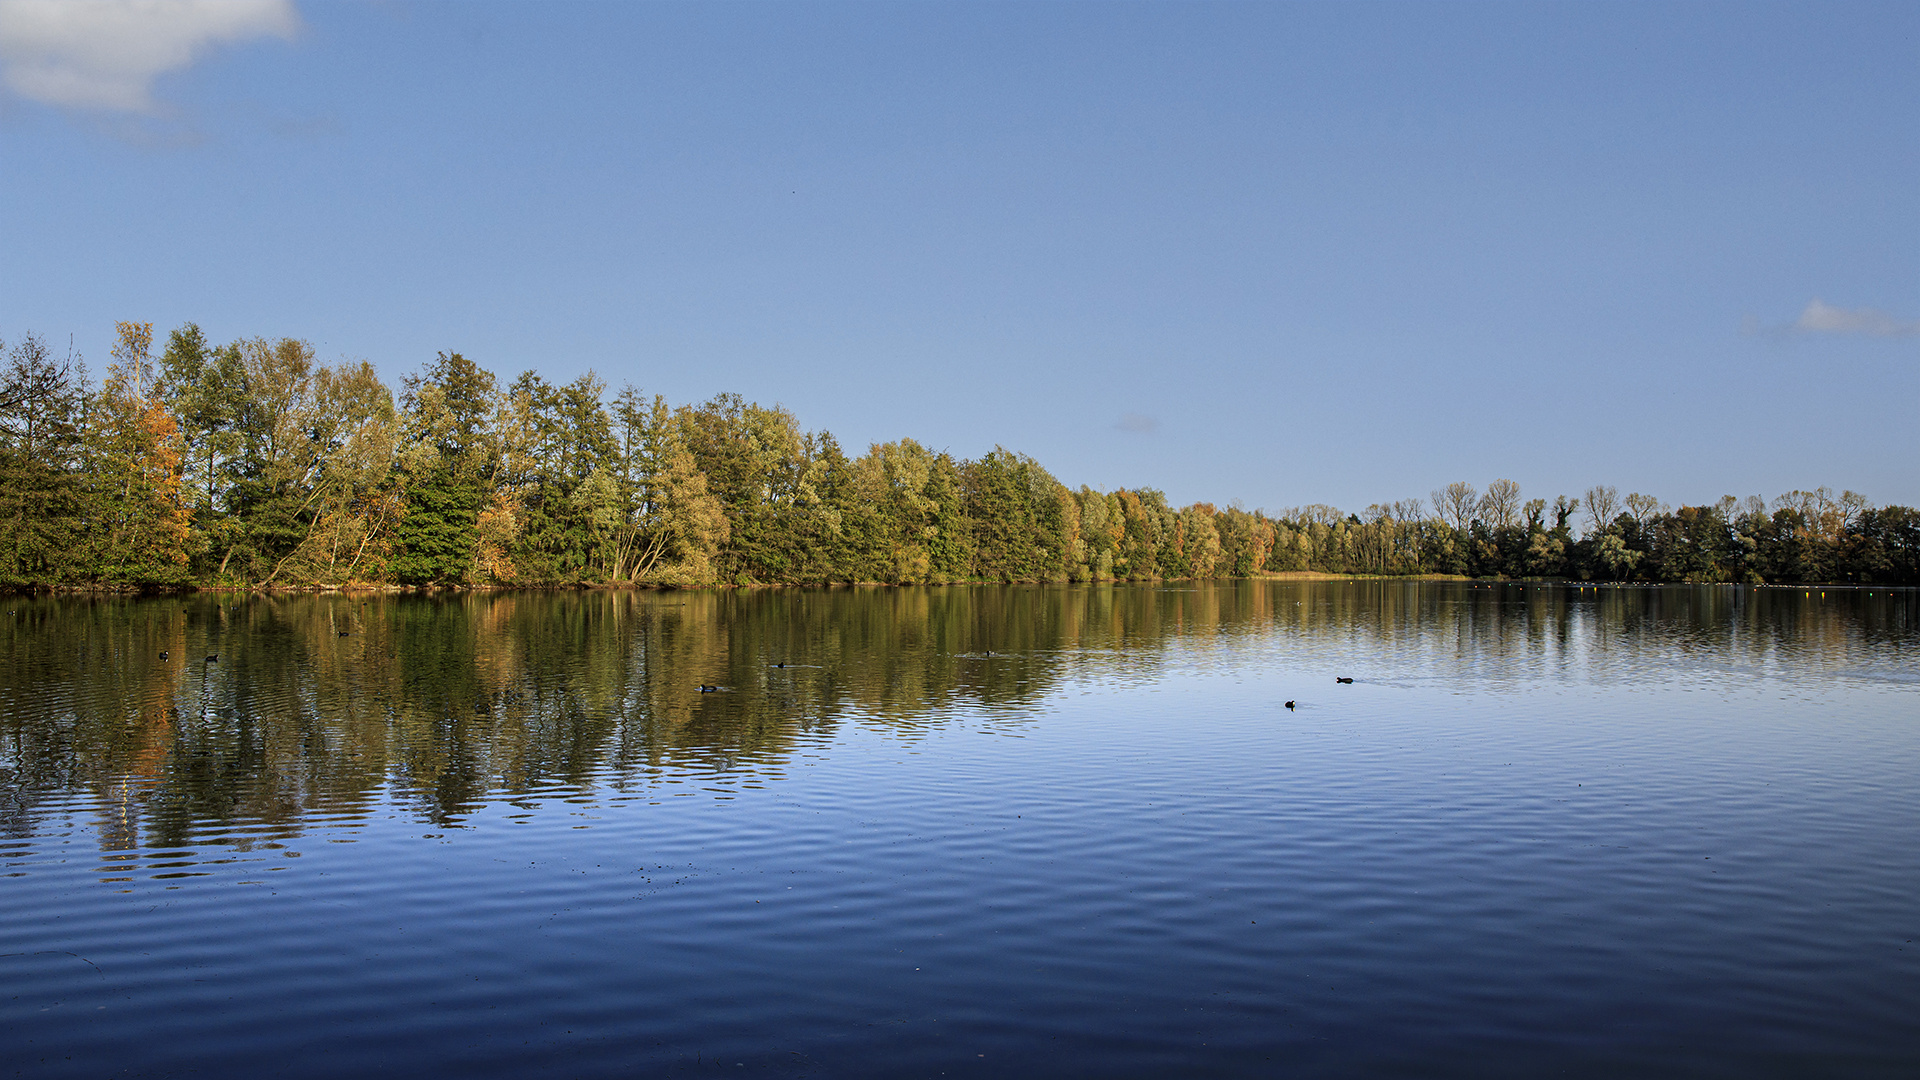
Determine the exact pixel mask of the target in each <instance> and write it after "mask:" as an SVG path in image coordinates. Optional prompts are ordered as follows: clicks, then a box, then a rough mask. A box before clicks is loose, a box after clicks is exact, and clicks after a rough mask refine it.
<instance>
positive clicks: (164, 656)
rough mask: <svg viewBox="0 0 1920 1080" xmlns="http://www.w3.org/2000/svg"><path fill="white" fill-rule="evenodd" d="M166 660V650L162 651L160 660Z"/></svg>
mask: <svg viewBox="0 0 1920 1080" xmlns="http://www.w3.org/2000/svg"><path fill="white" fill-rule="evenodd" d="M166 658H167V653H166V650H164V649H162V650H161V651H160V659H162V660H165V659H166Z"/></svg>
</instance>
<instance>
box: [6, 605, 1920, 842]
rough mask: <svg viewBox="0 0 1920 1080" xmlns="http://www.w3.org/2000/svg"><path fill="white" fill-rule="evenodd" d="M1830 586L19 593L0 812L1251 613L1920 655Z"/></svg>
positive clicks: (365, 796) (1383, 628)
mask: <svg viewBox="0 0 1920 1080" xmlns="http://www.w3.org/2000/svg"><path fill="white" fill-rule="evenodd" d="M1816 592H1821V590H1818V589H1814V590H1806V589H1800V588H1793V589H1748V588H1733V587H1724V586H1720V587H1715V586H1698V587H1695V586H1670V587H1661V588H1581V587H1561V586H1550V585H1537V584H1525V583H1491V584H1489V583H1453V582H1444V583H1443V582H1410V581H1322V582H1295V581H1239V582H1220V583H1201V584H1195V585H1171V584H1168V585H1154V584H1142V585H1096V586H1060V587H1046V586H977V587H965V586H954V587H925V588H898V589H879V588H840V589H770V590H734V591H683V592H605V591H592V592H561V593H491V594H489V593H466V594H444V595H438V596H398V595H384V594H381V595H364V596H357V595H326V596H308V595H302V596H256V597H236V596H226V595H213V594H207V595H198V596H191V597H185V598H166V599H144V600H134V599H123V598H94V597H83V598H75V597H56V598H40V599H32V600H28V599H21V600H18V601H16V602H15V603H14V606H13V608H12V611H11V614H10V615H9V616H8V617H7V621H6V622H5V624H4V625H3V626H0V634H4V635H5V640H6V650H5V655H4V661H0V740H3V744H0V830H3V831H5V832H6V833H7V834H9V835H11V836H15V837H23V836H30V835H34V834H35V832H36V828H35V821H36V820H37V819H38V818H40V817H41V816H42V815H43V813H44V812H47V811H46V808H47V807H48V806H49V805H51V804H55V803H58V804H71V803H72V802H73V801H74V800H75V799H76V798H79V799H80V800H81V801H84V802H86V803H89V804H90V805H91V806H92V807H94V808H95V811H96V812H97V813H98V814H99V815H100V823H99V831H100V835H101V839H102V844H103V846H104V847H106V848H107V849H108V850H110V851H114V850H133V849H135V848H139V847H145V848H148V849H153V848H159V847H166V846H169V845H175V844H182V843H185V842H187V840H188V838H189V837H190V836H191V837H193V838H195V839H196V840H198V841H200V842H210V841H224V842H226V843H229V844H232V845H234V846H236V847H239V848H242V849H245V848H248V847H251V846H253V845H255V844H258V843H262V842H271V841H277V840H282V839H285V838H288V837H291V836H294V835H297V834H298V833H299V832H300V831H301V829H302V827H303V824H307V823H314V822H317V821H319V820H325V821H326V822H328V823H330V824H332V825H335V826H338V825H340V824H342V823H347V822H351V821H352V820H353V819H354V818H356V817H359V816H364V815H366V814H369V813H371V812H373V811H374V809H375V808H376V807H378V806H381V805H385V804H387V803H391V802H399V803H400V804H402V805H405V806H409V807H412V808H413V809H414V811H415V812H417V813H418V814H419V815H420V817H421V818H422V819H423V820H425V821H427V822H430V823H432V824H433V825H436V826H457V825H458V824H459V823H460V822H461V821H462V820H463V819H464V818H465V817H467V816H469V815H471V814H472V813H474V812H475V810H476V809H477V808H479V807H481V806H483V805H485V804H487V803H489V802H493V801H512V800H514V799H516V798H522V797H525V796H527V795H529V794H530V793H535V792H550V791H553V790H555V789H572V790H576V791H578V790H587V789H612V790H616V791H635V792H645V791H647V790H649V789H650V788H651V787H653V786H654V785H655V784H656V783H658V782H660V781H661V780H662V778H663V777H671V776H684V775H687V774H689V773H700V774H705V775H714V776H726V777H732V778H734V779H735V780H736V781H741V780H744V781H747V782H778V780H779V778H780V777H781V776H782V775H783V770H784V768H785V766H786V765H787V763H788V762H789V761H790V759H792V758H793V757H794V755H795V754H796V752H797V751H799V750H800V749H802V748H803V747H804V746H805V745H806V744H807V743H808V742H809V741H810V740H820V739H826V738H831V737H832V735H833V733H834V731H835V729H836V728H837V727H839V726H840V725H842V724H847V723H860V724H871V725H880V726H885V727H887V728H889V729H891V730H894V731H896V732H897V733H898V734H899V736H900V737H902V738H907V739H911V738H913V737H914V735H915V732H916V731H919V730H922V729H924V728H925V727H926V726H927V725H937V724H941V723H945V722H949V721H951V720H952V719H953V718H954V717H955V716H957V715H960V714H962V713H965V714H967V715H969V716H972V717H976V718H984V720H985V721H986V722H989V723H997V724H1010V725H1018V724H1025V723H1033V722H1036V720H1037V718H1038V717H1039V716H1040V715H1041V710H1042V709H1043V707H1044V703H1045V701H1046V700H1047V698H1048V696H1049V695H1050V694H1052V693H1054V692H1056V691H1058V690H1060V689H1061V688H1062V687H1063V686H1064V685H1065V684H1067V683H1069V682H1070V681H1073V680H1102V681H1107V682H1111V681H1114V680H1120V681H1126V680H1135V681H1138V682H1139V683H1142V684H1144V683H1145V682H1147V681H1149V680H1151V679H1153V678H1155V677H1157V676H1158V675H1159V674H1161V673H1162V672H1163V671H1164V670H1165V669H1166V668H1167V667H1168V666H1169V665H1170V664H1205V663H1206V662H1207V658H1208V657H1209V656H1210V655H1214V654H1218V653H1221V652H1222V651H1223V650H1225V651H1231V650H1232V649H1233V648H1234V647H1235V642H1236V641H1237V640H1238V639H1240V638H1242V637H1244V636H1247V635H1253V636H1270V635H1281V636H1284V637H1285V638H1286V639H1287V644H1288V648H1289V649H1290V650H1293V652H1294V653H1296V654H1297V655H1299V656H1300V657H1302V658H1318V659H1320V660H1324V661H1325V663H1326V664H1328V665H1344V666H1346V667H1352V666H1354V665H1358V666H1359V667H1360V668H1361V669H1362V670H1361V672H1360V673H1361V674H1362V675H1364V676H1367V677H1371V678H1375V679H1380V680H1391V679H1395V678H1428V679H1432V678H1440V679H1471V680H1473V682H1474V685H1476V686H1477V687H1479V688H1482V689H1485V688H1493V689H1496V690H1497V689H1498V688H1499V687H1500V686H1502V685H1507V684H1514V685H1517V684H1520V683H1523V682H1525V681H1526V680H1527V679H1529V678H1534V677H1538V676H1541V675H1547V674H1550V675H1552V676H1553V677H1555V678H1557V679H1562V680H1564V679H1567V678H1569V677H1572V678H1575V679H1579V678H1587V679H1594V680H1609V679H1631V678H1658V677H1660V671H1661V669H1662V667H1663V665H1668V664H1671V663H1672V662H1673V661H1674V659H1675V658H1676V657H1682V656H1685V655H1686V654H1688V653H1689V652H1694V651H1699V652H1707V651H1711V652H1712V654H1713V655H1715V656H1716V657H1721V658H1724V659H1725V660H1726V661H1727V662H1729V663H1730V664H1732V665H1733V666H1734V667H1736V668H1737V667H1740V666H1741V665H1748V666H1750V667H1752V668H1755V669H1758V668H1764V667H1766V666H1768V665H1770V664H1773V663H1776V662H1779V661H1781V660H1783V659H1787V658H1791V659H1792V660H1793V662H1794V663H1795V664H1796V665H1800V666H1806V665H1813V666H1815V667H1825V668H1827V669H1847V668H1849V666H1851V667H1852V668H1856V669H1857V668H1861V667H1863V666H1866V665H1869V664H1877V665H1878V666H1880V667H1881V668H1885V669H1888V670H1893V669H1900V670H1909V671H1910V670H1912V667H1913V660H1914V658H1913V656H1912V655H1911V653H1912V650H1913V634H1912V629H1913V627H1914V624H1915V621H1916V620H1915V612H1916V601H1915V596H1916V594H1915V593H1914V592H1912V591H1910V590H1908V591H1900V590H1886V589H1878V590H1872V591H1871V592H1868V591H1862V590H1839V589H1828V590H1825V591H1824V593H1823V595H1820V596H1815V595H1814V594H1815V593H1816ZM163 652H164V653H166V654H167V656H168V657H170V659H161V654H162V653H163ZM211 653H217V654H218V655H219V657H220V659H219V661H218V662H217V663H208V662H205V661H203V660H201V659H200V658H201V657H203V656H206V655H208V654H211ZM1863 658H1870V659H1863ZM1341 673H1343V674H1344V673H1347V672H1346V671H1345V670H1343V671H1342V672H1341ZM703 686H712V687H716V688H717V689H716V690H714V691H713V692H705V691H703V690H702V689H701V688H702V687H703Z"/></svg>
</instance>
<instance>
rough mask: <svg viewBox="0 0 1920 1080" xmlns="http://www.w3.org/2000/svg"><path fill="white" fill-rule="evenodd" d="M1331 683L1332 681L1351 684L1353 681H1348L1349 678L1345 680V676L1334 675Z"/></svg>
mask: <svg viewBox="0 0 1920 1080" xmlns="http://www.w3.org/2000/svg"><path fill="white" fill-rule="evenodd" d="M1333 681H1334V682H1337V683H1350V682H1352V681H1353V680H1352V679H1349V678H1347V677H1346V676H1345V675H1335V676H1334V677H1333Z"/></svg>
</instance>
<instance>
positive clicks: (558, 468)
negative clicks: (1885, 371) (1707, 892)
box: [0, 323, 1920, 588]
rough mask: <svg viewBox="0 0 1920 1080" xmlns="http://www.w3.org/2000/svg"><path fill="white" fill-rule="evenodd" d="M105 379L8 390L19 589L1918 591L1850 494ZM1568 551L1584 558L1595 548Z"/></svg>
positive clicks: (1905, 552) (437, 379)
mask: <svg viewBox="0 0 1920 1080" xmlns="http://www.w3.org/2000/svg"><path fill="white" fill-rule="evenodd" d="M117 329H118V344H117V345H116V347H115V349H114V351H113V362H112V364H111V365H110V367H109V374H108V377H107V379H106V380H105V381H104V382H102V383H101V384H100V385H98V386H97V387H96V386H95V385H94V384H93V383H92V382H91V381H90V380H89V379H88V376H87V373H86V369H85V366H84V365H83V364H82V363H80V362H79V360H78V359H77V358H72V357H69V358H67V359H66V360H57V359H55V358H54V357H53V356H52V355H51V354H50V353H49V351H48V350H47V348H46V346H45V344H44V343H43V342H42V341H41V339H39V338H38V337H36V336H34V335H31V334H29V335H27V336H26V337H25V338H24V339H22V340H21V341H20V342H18V343H17V344H15V345H14V346H13V347H12V348H11V349H5V347H4V345H0V350H4V352H5V361H6V364H5V368H4V371H0V585H3V586H8V587H14V588H21V587H44V586H51V587H84V588H152V587H184V586H200V587H222V588H315V587H323V588H324V587H333V588H338V587H350V588H351V587H360V588H387V587H394V586H408V587H475V586H542V585H588V584H634V585H661V586H683V587H684V586H706V585H752V584H815V583H846V582H871V583H886V584H912V583H939V582H964V581H993V582H1011V581H1062V582H1063V581H1098V580H1116V579H1120V580H1124V579H1153V578H1227V577H1260V576H1268V575H1276V574H1288V575H1292V574H1309V573H1310V574H1316V575H1320V574H1326V575H1369V576H1374V575H1388V576H1426V575H1439V576H1474V577H1479V576H1504V577H1542V578H1569V579H1575V580H1588V581H1593V580H1605V581H1616V580H1633V581H1690V582H1724V581H1734V582H1754V583H1758V582H1781V583H1784V582H1793V583H1800V582H1841V581H1857V582H1881V583H1920V512H1916V511H1915V510H1913V509H1910V508H1907V507H1901V506H1887V507H1875V506H1873V505H1871V504H1870V503H1868V502H1867V500H1865V499H1864V498H1862V497H1860V496H1858V495H1855V494H1854V493H1852V492H1846V493H1843V494H1842V495H1840V496H1839V497H1837V498H1836V497H1834V496H1833V495H1832V494H1831V493H1830V492H1828V491H1827V489H1825V488H1822V489H1819V490H1816V491H1812V492H1806V491H1795V492H1790V493H1788V494H1787V495H1784V496H1781V497H1779V498H1777V499H1775V500H1773V501H1772V502H1771V503H1768V502H1767V501H1765V500H1763V499H1761V498H1760V497H1758V496H1750V497H1748V498H1746V499H1744V500H1741V499H1735V498H1733V497H1731V496H1728V497H1725V498H1722V499H1720V500H1719V501H1717V502H1713V503H1708V504H1703V505H1700V506H1682V507H1680V508H1679V509H1677V510H1673V509H1669V508H1668V507H1666V506H1664V505H1662V504H1661V503H1659V502H1658V500H1655V499H1652V498H1650V497H1648V496H1644V495H1639V494H1629V495H1627V496H1625V497H1624V498H1621V497H1620V496H1619V495H1618V494H1617V492H1616V491H1615V490H1614V489H1613V488H1611V487H1606V486H1599V487H1594V488H1592V489H1590V490H1588V491H1587V492H1586V493H1585V494H1584V495H1582V496H1580V497H1578V498H1571V497H1567V496H1561V497H1559V498H1556V499H1554V500H1553V501H1552V502H1548V501H1547V500H1544V499H1531V500H1523V499H1522V497H1521V493H1520V489H1519V486H1518V485H1517V484H1514V483H1513V482H1512V481H1509V480H1496V481H1494V482H1493V483H1492V484H1490V485H1488V487H1487V489H1486V491H1484V492H1482V491H1479V490H1477V489H1476V488H1474V487H1473V486H1472V485H1470V484H1467V483H1464V482H1461V483H1455V484H1451V485H1448V486H1447V487H1445V488H1442V489H1440V490H1437V491H1435V492H1433V493H1432V496H1431V498H1430V499H1427V500H1417V499H1415V500H1403V501H1401V502H1396V503H1391V504H1376V505H1373V506H1369V507H1368V508H1367V509H1366V510H1365V511H1364V512H1362V513H1359V514H1351V513H1345V512H1342V511H1339V510H1336V509H1334V508H1333V507H1329V506H1307V507H1299V508H1292V509H1286V510H1281V511H1277V512H1271V513H1270V512H1267V511H1264V510H1252V511H1248V510H1244V509H1241V508H1239V507H1237V506H1236V507H1228V508H1224V509H1222V508H1217V507H1214V506H1212V505H1210V504H1207V503H1195V504H1193V505H1191V506H1187V507H1174V506H1171V505H1169V504H1168V502H1167V500H1166V498H1165V496H1164V495H1162V494H1161V493H1160V492H1157V491H1154V490H1152V489H1147V488H1141V489H1121V490H1117V491H1111V492H1099V491H1094V490H1092V489H1091V488H1087V487H1084V486H1083V487H1081V488H1080V489H1079V490H1077V491H1076V490H1072V489H1069V488H1068V487H1067V486H1066V485H1064V484H1062V483H1061V482H1060V481H1058V480H1056V479H1055V478H1054V477H1053V476H1052V475H1051V474H1050V473H1048V472H1047V470H1046V469H1045V468H1043V467H1042V466H1041V465H1040V463H1039V462H1037V461H1034V460H1033V459H1032V458H1029V457H1026V456H1024V455H1020V454H1015V453H1011V452H1009V451H1006V450H1004V449H998V448H996V449H995V450H994V451H993V452H991V453H988V454H985V455H982V456H981V457H980V458H978V459H975V460H962V459H955V458H954V457H953V456H951V455H950V454H947V453H944V452H935V451H932V450H929V449H927V448H925V447H923V446H921V445H920V444H918V443H916V442H914V441H913V440H912V439H902V440H900V441H899V442H893V443H886V444H880V445H874V446H871V447H869V448H868V449H867V451H866V453H864V454H862V455H860V456H858V457H850V456H848V454H847V453H846V452H845V451H844V450H842V449H841V447H840V445H839V443H838V442H836V441H835V439H834V438H833V436H832V435H831V434H828V433H826V432H808V431H805V430H803V429H802V428H801V427H800V425H799V423H798V421H797V420H796V419H795V417H794V416H793V414H792V413H790V412H788V411H787V410H786V409H784V408H779V407H774V408H767V407H763V406H761V405H758V404H753V403H750V402H747V401H745V400H744V399H742V398H740V397H739V396H738V395H734V394H723V395H721V396H719V397H716V398H714V399H713V400H711V401H708V402H704V403H701V404H697V405H680V406H677V407H676V406H670V405H669V404H668V403H667V402H666V401H665V400H664V399H663V398H660V397H658V396H655V397H653V398H651V399H649V398H646V397H644V396H643V395H641V394H640V392H639V391H637V390H635V389H634V388H633V387H631V386H628V387H626V388H624V389H622V390H621V391H620V392H619V393H618V394H616V395H614V396H613V397H612V399H611V400H608V397H607V394H606V390H607V388H606V386H605V385H604V384H603V383H602V382H601V381H600V380H599V379H598V378H596V377H595V376H594V375H592V374H591V373H589V374H587V375H585V376H582V377H581V378H579V379H577V380H575V381H573V382H571V383H567V384H564V385H555V384H552V383H548V382H547V381H545V380H544V379H542V378H541V377H540V376H539V375H537V374H535V373H533V372H527V373H525V374H523V375H521V376H520V377H519V378H517V379H515V380H514V381H513V382H511V383H510V384H507V385H505V386H502V385H500V384H499V382H498V380H497V379H496V378H495V376H494V375H493V373H491V372H488V371H486V370H485V369H483V368H481V367H480V366H479V365H477V364H475V363H473V362H472V361H470V360H468V359H466V358H465V357H464V356H462V355H461V354H459V353H442V354H440V355H439V356H438V357H436V358H435V359H434V360H433V361H432V362H430V363H428V364H427V365H426V366H425V367H424V368H422V369H421V371H420V372H419V373H417V374H415V375H412V376H409V377H407V378H406V379H405V380H403V383H402V387H401V393H400V396H399V398H398V400H397V401H396V399H395V397H394V394H393V392H392V391H391V390H390V389H389V388H388V387H387V386H386V385H385V384H383V383H382V382H381V381H380V379H379V377H378V376H377V375H376V374H375V372H374V371H373V369H372V367H371V365H369V364H367V363H365V362H359V363H353V364H342V365H339V366H336V367H328V366H325V365H323V364H319V363H316V362H315V359H314V354H313V349H312V348H311V347H310V346H309V345H307V344H306V343H305V342H301V341H297V340H293V339H288V338H282V339H279V340H268V339H264V338H254V339H250V340H242V341H236V342H232V343H230V344H227V345H214V344H213V343H211V342H209V341H207V340H206V338H205V336H204V335H203V334H202V333H201V331H200V330H199V328H198V327H196V326H194V325H192V324H189V325H187V326H183V327H181V328H180V329H178V330H175V331H174V332H173V333H172V334H171V335H170V337H169V339H168V341H167V344H166V348H165V349H164V350H163V351H162V353H161V355H160V356H159V357H158V358H155V357H154V356H153V340H152V327H151V325H150V324H146V323H120V324H119V325H118V328H117ZM1576 530H1578V533H1577V534H1576Z"/></svg>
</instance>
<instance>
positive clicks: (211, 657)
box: [207, 652, 220, 664]
mask: <svg viewBox="0 0 1920 1080" xmlns="http://www.w3.org/2000/svg"><path fill="white" fill-rule="evenodd" d="M219 662H220V654H219V653H217V652H212V653H208V654H207V663H209V664H217V663H219Z"/></svg>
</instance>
